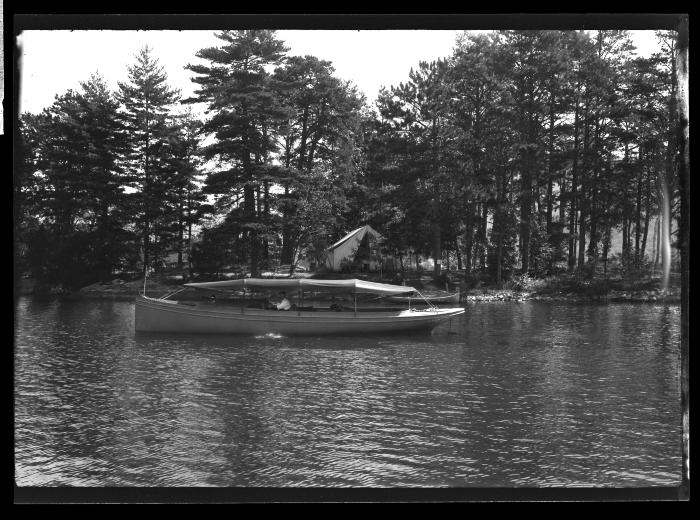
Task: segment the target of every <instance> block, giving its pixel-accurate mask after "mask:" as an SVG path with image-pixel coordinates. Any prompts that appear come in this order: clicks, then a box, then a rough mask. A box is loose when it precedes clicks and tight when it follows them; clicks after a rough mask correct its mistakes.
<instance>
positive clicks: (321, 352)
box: [15, 298, 681, 487]
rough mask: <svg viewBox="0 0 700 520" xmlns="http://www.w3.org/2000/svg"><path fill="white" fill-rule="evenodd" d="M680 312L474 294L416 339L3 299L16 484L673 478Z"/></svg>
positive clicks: (600, 482)
mask: <svg viewBox="0 0 700 520" xmlns="http://www.w3.org/2000/svg"><path fill="white" fill-rule="evenodd" d="M679 320H680V309H679V308H678V307H676V306H667V305H648V304H642V305H608V306H595V305H561V304H556V305H555V304H542V303H524V304H523V303H520V304H517V303H512V304H511V303H493V304H491V303H478V304H472V305H469V306H468V307H467V313H466V314H465V315H464V316H461V317H460V318H459V319H457V320H454V321H453V322H452V323H451V324H444V325H441V326H440V327H438V328H437V329H436V330H435V331H434V332H433V334H432V335H429V336H425V335H423V336H410V335H406V336H377V337H366V338H357V337H354V338H343V337H304V338H287V337H281V336H275V335H262V336H259V337H235V336H201V335H198V336H194V335H193V336H185V335H163V334H141V333H138V334H135V333H134V328H133V304H132V303H128V302H101V301H97V302H95V301H91V302H60V301H57V300H49V301H47V300H43V301H42V300H38V299H31V298H23V299H20V300H19V301H18V303H17V307H16V321H15V331H16V345H15V478H16V481H17V483H18V485H20V486H24V485H31V486H58V485H77V486H382V487H388V486H392V487H393V486H422V487H426V486H428V487H429V486H496V487H501V486H508V487H511V486H562V485H564V486H616V487H625V486H629V487H635V486H644V487H646V486H656V485H678V484H679V483H680V471H681V453H680V446H681V445H680V381H679V351H680V349H679Z"/></svg>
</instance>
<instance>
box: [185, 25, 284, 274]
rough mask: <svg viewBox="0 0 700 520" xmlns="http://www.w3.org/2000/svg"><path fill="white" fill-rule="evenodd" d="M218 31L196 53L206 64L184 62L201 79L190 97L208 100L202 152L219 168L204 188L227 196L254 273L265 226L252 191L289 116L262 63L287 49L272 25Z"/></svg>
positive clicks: (272, 60)
mask: <svg viewBox="0 0 700 520" xmlns="http://www.w3.org/2000/svg"><path fill="white" fill-rule="evenodd" d="M216 36H217V37H218V38H219V39H220V40H221V41H222V42H223V46H222V47H211V48H206V49H202V50H200V51H199V52H198V53H197V57H199V58H201V59H204V60H206V61H208V62H209V63H210V64H209V65H188V69H189V70H191V71H192V72H194V73H196V74H197V75H198V76H196V77H194V78H192V81H194V82H195V83H197V84H198V85H199V89H198V90H197V91H196V96H195V97H194V98H192V99H191V101H196V102H200V103H206V104H207V105H208V110H209V112H210V113H211V114H212V116H211V118H210V119H209V120H207V121H206V122H205V124H204V131H205V132H206V133H207V134H210V135H212V136H213V138H214V142H213V143H212V144H209V145H207V146H205V147H204V148H203V154H204V157H205V158H207V159H215V160H216V161H217V163H218V167H219V168H218V170H217V171H215V172H214V173H212V174H211V175H210V176H209V177H208V179H207V181H206V182H207V190H208V191H209V193H212V194H216V195H218V196H219V199H220V200H221V201H227V202H228V204H225V205H226V206H228V207H227V208H226V211H227V212H228V214H229V216H230V217H231V218H233V217H235V223H236V224H237V226H238V228H239V229H240V230H242V231H243V232H244V233H245V240H246V242H247V245H248V251H249V256H248V258H249V264H250V269H251V272H252V273H253V274H254V275H255V274H258V271H259V267H260V265H259V260H260V253H261V237H262V236H264V235H265V234H266V233H267V231H268V229H269V224H268V223H267V222H266V221H265V218H264V217H263V214H264V209H263V204H258V203H257V198H256V193H257V192H258V191H259V190H260V188H261V186H263V185H264V183H265V182H266V180H267V178H268V176H269V172H270V167H271V166H273V165H272V164H271V163H270V159H271V154H272V153H273V152H275V151H276V149H277V145H276V142H275V139H274V133H275V131H276V129H277V127H278V126H279V125H280V124H281V123H282V122H284V121H285V120H286V116H287V112H286V110H285V108H284V107H283V106H282V104H281V102H280V99H279V98H278V96H276V95H275V92H274V89H273V88H272V86H271V84H270V73H268V72H267V70H266V68H267V67H269V66H274V65H277V64H279V63H280V62H281V61H282V59H283V55H284V52H285V51H286V50H287V49H286V48H285V47H284V45H283V43H282V42H281V41H280V40H278V39H277V38H276V37H275V34H274V31H268V30H243V31H223V32H221V33H217V34H216ZM241 192H242V197H241V198H242V201H241V200H240V198H239V197H238V194H239V193H241ZM241 202H242V203H241Z"/></svg>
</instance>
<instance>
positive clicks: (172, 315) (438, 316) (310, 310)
mask: <svg viewBox="0 0 700 520" xmlns="http://www.w3.org/2000/svg"><path fill="white" fill-rule="evenodd" d="M184 287H185V288H188V287H189V288H194V289H200V290H207V291H217V292H224V293H227V292H228V293H230V292H231V291H243V292H244V294H252V293H254V292H258V293H260V292H261V291H263V292H264V291H280V290H281V291H286V292H288V293H290V294H291V293H294V294H296V301H297V304H295V305H294V306H292V308H291V309H290V310H286V311H285V310H276V309H266V308H260V306H259V305H257V304H255V303H248V301H250V302H252V301H253V300H252V299H251V300H248V301H247V300H246V298H241V299H239V300H238V302H237V303H236V304H230V303H227V302H226V301H225V300H218V301H217V299H216V298H212V300H211V301H197V302H191V301H177V300H172V299H170V298H171V297H172V296H174V295H175V294H171V295H167V296H165V297H163V298H149V297H147V296H145V295H141V296H138V297H137V298H136V305H135V307H136V310H135V314H136V330H137V331H141V332H185V333H210V334H265V333H275V334H282V335H318V334H366V333H390V332H406V331H418V330H424V331H429V330H432V329H433V328H435V327H436V326H437V325H438V324H439V323H440V322H442V321H444V320H448V319H451V318H454V317H455V316H458V315H460V314H463V313H464V309H463V308H443V309H438V308H437V307H435V306H433V305H432V304H430V303H429V302H426V303H427V304H428V306H427V308H424V309H415V308H414V309H402V310H396V309H381V308H371V309H363V308H362V306H358V305H357V295H358V294H372V295H382V296H391V295H400V294H408V293H412V292H414V291H415V289H414V288H413V287H406V286H400V285H389V284H382V283H375V282H367V281H364V280H357V279H352V280H316V279H308V278H302V279H296V280H290V279H286V280H285V279H283V280H277V279H261V278H244V279H240V280H225V281H221V282H204V283H189V284H185V286H184ZM183 290H184V288H183ZM346 295H351V296H352V299H353V302H352V303H353V306H352V307H351V308H348V306H347V305H340V304H337V303H333V302H334V300H335V299H336V297H342V296H346ZM329 296H330V298H331V300H330V301H329V300H328V297H329ZM323 297H325V299H323ZM305 302H306V303H305Z"/></svg>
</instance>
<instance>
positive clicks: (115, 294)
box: [15, 280, 680, 304]
mask: <svg viewBox="0 0 700 520" xmlns="http://www.w3.org/2000/svg"><path fill="white" fill-rule="evenodd" d="M21 282H22V283H20V284H19V285H18V286H16V287H15V295H16V296H39V297H59V298H61V299H65V300H112V301H129V300H133V299H134V298H135V297H136V296H138V295H139V294H141V290H142V288H143V281H140V282H139V281H135V282H124V283H107V284H93V285H91V286H88V287H84V288H82V289H79V290H77V291H72V292H68V291H62V290H60V289H56V290H54V291H51V292H49V293H46V294H39V293H35V291H34V284H33V283H31V282H30V281H29V280H22V281H21ZM149 284H150V285H151V287H150V288H149V289H148V290H147V291H146V294H147V295H148V296H151V297H160V296H164V295H166V294H167V293H168V292H172V291H176V290H178V289H180V288H181V285H165V284H158V283H156V282H153V283H151V282H149ZM154 286H155V287H154ZM188 293H189V294H188ZM195 294H200V293H197V292H196V291H191V292H190V291H187V292H185V293H182V294H181V295H180V298H181V299H185V300H187V299H198V298H200V297H201V296H195ZM526 301H538V302H566V303H603V304H605V303H670V304H680V289H679V288H677V287H672V288H671V289H669V290H668V291H666V292H665V293H664V292H663V291H661V290H658V289H652V290H640V291H620V290H611V291H610V292H608V293H606V294H578V293H574V292H566V293H561V292H552V293H540V292H537V291H531V292H528V291H515V290H499V289H472V290H468V291H466V292H462V294H461V297H460V304H466V303H475V302H516V303H517V302H526Z"/></svg>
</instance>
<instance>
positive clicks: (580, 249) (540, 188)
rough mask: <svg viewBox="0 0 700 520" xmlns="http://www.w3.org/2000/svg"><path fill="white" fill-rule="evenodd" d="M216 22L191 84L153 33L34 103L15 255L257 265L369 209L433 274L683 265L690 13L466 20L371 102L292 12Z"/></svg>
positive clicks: (108, 269) (50, 266)
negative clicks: (599, 20) (298, 41)
mask: <svg viewBox="0 0 700 520" xmlns="http://www.w3.org/2000/svg"><path fill="white" fill-rule="evenodd" d="M217 38H218V39H219V40H220V44H219V46H218V47H212V48H204V49H201V50H199V51H198V52H197V54H196V58H198V60H197V63H196V64H191V65H188V70H189V71H190V72H191V74H192V76H191V77H192V81H193V82H194V84H195V85H196V88H195V93H194V95H193V96H191V97H188V98H184V97H183V96H182V95H181V93H180V92H178V91H176V90H175V89H173V88H172V87H171V86H170V85H169V83H168V78H167V75H166V73H165V72H164V69H163V67H162V66H160V64H159V60H158V57H157V56H155V55H153V52H152V50H150V49H149V48H147V47H145V48H143V49H142V50H141V51H140V52H139V53H138V54H137V55H136V56H135V57H134V61H133V63H132V65H131V66H130V67H128V70H126V71H125V73H124V78H123V81H122V82H120V83H119V85H118V88H117V89H116V91H111V90H110V88H109V87H108V85H107V83H106V81H105V80H104V79H103V78H102V77H100V76H99V75H97V74H95V75H92V76H91V77H89V78H86V79H85V81H84V82H82V83H81V87H80V89H79V90H77V91H73V90H70V91H68V92H65V93H64V94H62V95H58V96H56V98H55V100H54V103H53V104H52V105H51V106H50V107H48V108H46V109H45V110H43V111H42V112H41V113H38V114H32V113H23V114H21V115H20V118H19V121H18V125H19V138H18V139H16V141H15V154H14V184H13V189H14V193H13V200H14V219H15V222H14V224H15V226H14V231H15V233H14V241H15V242H14V245H15V277H19V276H24V275H26V276H31V277H32V278H34V279H35V280H37V282H38V283H41V284H43V285H45V286H58V285H61V286H64V287H67V288H71V289H74V288H79V287H82V286H85V285H88V284H92V283H95V282H97V281H100V280H109V279H111V278H114V277H115V276H118V275H120V274H121V273H129V272H131V273H143V272H145V271H146V270H152V271H155V272H156V273H158V272H162V271H165V270H167V269H170V268H171V264H173V263H174V264H175V266H176V267H175V269H177V270H180V271H182V272H186V273H188V276H198V277H204V278H207V277H208V279H213V278H216V277H217V275H219V274H220V273H221V272H223V271H225V270H227V269H228V270H230V269H240V270H241V272H248V273H250V274H251V275H252V276H258V275H260V273H261V272H262V271H263V270H266V269H273V268H275V267H276V266H279V265H294V264H295V262H297V261H298V260H299V259H300V258H307V259H310V260H312V261H313V263H315V265H317V266H321V265H322V264H323V255H324V254H325V251H326V248H328V247H329V245H331V244H332V243H334V242H335V241H336V240H338V239H339V238H340V237H342V236H343V235H344V234H345V233H347V232H348V231H350V230H352V229H355V228H357V227H359V226H362V225H365V224H369V225H370V226H372V227H373V228H374V229H375V230H377V231H378V232H379V233H381V235H382V236H383V237H384V240H383V241H382V243H381V246H380V251H379V252H378V254H379V255H380V257H383V256H391V257H392V258H395V259H397V261H398V264H393V265H398V266H400V267H398V268H396V267H395V268H394V269H399V270H401V271H408V270H415V269H416V265H417V263H418V259H427V258H430V259H433V264H432V265H433V267H432V272H431V273H430V274H431V275H432V276H433V277H434V279H435V280H442V279H444V277H445V273H446V272H449V271H455V272H459V273H463V275H464V279H465V280H467V281H471V282H474V281H477V280H478V281H480V282H482V283H485V284H490V285H492V286H496V287H501V286H503V284H504V283H507V282H508V281H511V280H513V279H514V278H516V277H519V276H529V277H533V278H544V277H551V276H557V275H564V274H568V275H572V274H575V275H576V276H578V277H580V278H583V279H595V278H600V277H606V276H610V275H611V274H612V273H616V274H620V273H622V274H623V275H626V276H627V275H628V276H634V275H640V274H644V273H647V274H648V273H653V272H656V271H657V270H658V269H660V267H661V265H662V264H664V263H665V264H667V265H670V266H671V267H672V269H676V270H677V269H678V266H677V264H678V258H679V255H678V248H679V229H681V225H680V224H681V211H680V207H681V200H682V193H681V192H682V190H683V183H682V182H680V181H679V178H680V177H679V169H680V165H681V161H682V160H683V153H684V152H683V150H681V146H680V144H679V143H680V142H681V140H680V139H679V136H680V135H681V132H683V128H682V125H681V119H682V118H680V116H679V106H678V93H679V88H680V81H681V80H679V77H680V75H679V71H678V65H677V63H678V62H677V59H676V58H677V54H678V42H677V34H676V33H675V32H672V31H658V32H656V38H657V40H658V48H659V52H657V53H654V54H652V55H651V56H648V57H638V56H637V55H636V53H635V49H634V46H633V44H632V41H631V39H630V36H629V34H628V33H627V32H626V31H621V30H599V31H558V30H557V31H555V30H543V31H505V30H503V31H492V32H489V33H483V34H478V35H474V34H468V33H464V35H463V36H461V37H460V38H458V40H457V41H456V42H455V46H454V50H453V52H452V54H451V55H449V56H446V57H444V58H442V59H439V60H436V61H433V62H418V63H416V65H415V67H414V68H413V69H412V70H410V72H408V74H407V77H406V78H405V81H403V82H401V83H400V84H399V85H395V86H391V87H389V88H383V89H382V90H381V91H380V92H379V96H378V98H377V101H376V103H374V104H372V105H370V104H368V103H367V100H366V99H365V97H364V96H363V95H362V94H361V93H360V92H359V91H358V89H357V87H356V86H354V85H353V83H352V82H351V81H346V80H342V79H339V78H338V77H336V75H335V70H334V68H333V64H332V63H331V62H328V61H324V60H321V59H318V58H316V57H314V56H309V55H307V56H293V55H289V52H288V51H289V49H287V48H286V47H285V43H284V42H283V41H281V40H280V39H279V38H278V37H277V35H276V33H275V31H272V30H231V31H222V32H219V33H217ZM193 58H194V57H193ZM192 61H193V62H194V61H195V60H194V59H193V60H192ZM197 107H203V110H202V111H201V114H200V111H198V110H197ZM168 259H171V260H168ZM418 267H419V268H420V265H418ZM387 275H389V276H391V275H392V273H387Z"/></svg>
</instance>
